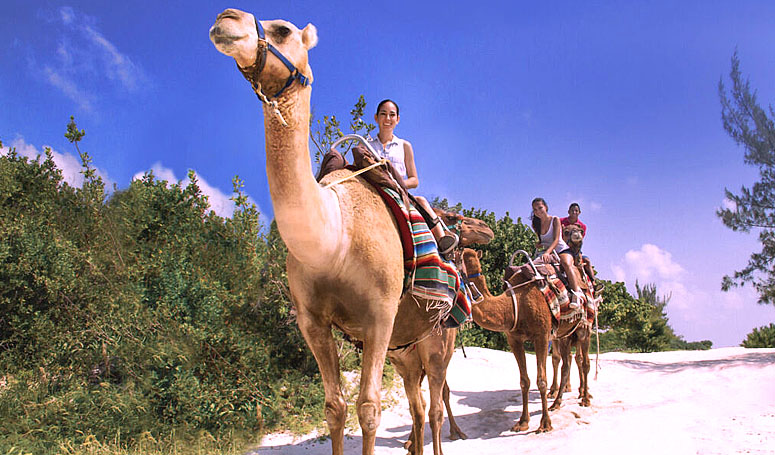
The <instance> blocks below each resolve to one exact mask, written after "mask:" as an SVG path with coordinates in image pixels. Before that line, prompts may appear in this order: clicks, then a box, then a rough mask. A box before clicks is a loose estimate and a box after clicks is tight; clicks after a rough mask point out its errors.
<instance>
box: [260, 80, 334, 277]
mask: <svg viewBox="0 0 775 455" xmlns="http://www.w3.org/2000/svg"><path fill="white" fill-rule="evenodd" d="M310 93H311V89H310V88H309V87H299V86H298V85H294V86H293V87H292V88H290V89H288V90H286V92H284V93H283V95H282V96H281V97H279V98H278V99H277V101H278V108H279V110H280V112H281V113H282V116H283V118H284V119H285V121H286V122H287V124H288V126H283V125H282V123H281V121H280V119H279V117H278V116H276V115H275V114H274V112H273V109H272V108H271V107H268V106H266V105H264V131H265V135H266V173H267V180H268V182H269V193H270V195H271V197H272V205H273V207H274V215H275V220H276V221H277V228H278V230H279V231H280V235H281V237H282V238H283V241H285V244H286V245H287V247H288V251H289V252H290V253H291V254H292V255H294V256H295V257H296V258H297V259H299V260H300V261H301V262H303V263H304V264H306V265H308V266H310V267H312V268H318V267H319V268H325V267H326V265H327V264H328V265H330V263H331V260H332V255H333V254H334V252H335V251H336V249H337V248H338V234H339V233H340V231H341V225H340V224H341V222H340V221H341V220H339V219H338V218H336V217H334V216H331V213H332V210H333V207H332V204H333V203H335V202H336V196H335V195H334V194H333V192H332V191H330V190H323V189H321V187H320V186H319V185H318V183H317V182H316V181H315V178H314V177H313V175H312V162H311V160H310V156H309V113H310ZM337 210H338V205H337V207H336V210H333V211H336V213H338V211H337Z"/></svg>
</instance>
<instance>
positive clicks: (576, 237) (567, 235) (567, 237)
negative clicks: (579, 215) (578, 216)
mask: <svg viewBox="0 0 775 455" xmlns="http://www.w3.org/2000/svg"><path fill="white" fill-rule="evenodd" d="M562 239H563V240H564V241H565V243H567V244H568V246H569V247H571V249H574V250H576V249H578V250H581V245H582V243H583V242H584V231H583V230H581V226H579V225H578V224H569V225H568V226H565V227H564V228H562Z"/></svg>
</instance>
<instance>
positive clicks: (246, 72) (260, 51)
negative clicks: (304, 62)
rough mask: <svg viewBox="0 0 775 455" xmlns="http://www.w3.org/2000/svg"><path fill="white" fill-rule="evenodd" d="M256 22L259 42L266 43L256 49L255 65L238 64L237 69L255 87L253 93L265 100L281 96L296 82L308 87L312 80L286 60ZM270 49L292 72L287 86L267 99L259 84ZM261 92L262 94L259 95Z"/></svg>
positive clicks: (286, 83) (259, 23) (286, 82)
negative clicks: (243, 65) (259, 77)
mask: <svg viewBox="0 0 775 455" xmlns="http://www.w3.org/2000/svg"><path fill="white" fill-rule="evenodd" d="M254 20H255V21H256V32H257V33H258V42H259V43H264V45H263V46H260V45H259V46H258V48H257V49H256V62H255V63H253V64H252V65H251V66H248V67H245V68H242V67H241V66H239V64H237V68H239V70H240V72H241V73H242V75H243V76H245V79H247V80H248V82H250V84H251V85H252V86H253V91H255V92H256V96H258V97H259V99H260V98H261V95H264V98H277V97H278V96H280V95H281V94H282V93H283V92H284V91H285V89H287V88H288V87H290V86H291V84H293V83H294V81H298V82H299V84H301V86H302V87H307V86H308V85H310V84H311V82H310V79H309V78H308V77H307V76H305V75H303V74H301V71H299V69H298V68H296V66H294V65H293V63H291V61H290V60H288V58H286V57H285V56H284V55H283V53H282V52H280V50H279V49H277V48H276V47H274V46H273V45H272V43H270V42H269V41H267V40H266V34H265V33H264V27H263V26H262V25H261V22H259V21H258V19H255V18H254ZM267 49H269V51H271V52H272V54H274V55H275V57H277V58H278V59H280V61H281V62H282V63H283V65H285V67H286V68H288V71H290V73H291V74H290V75H289V76H288V79H287V80H286V81H285V85H284V86H283V87H282V88H281V89H280V90H279V91H278V92H277V93H275V94H274V95H273V96H271V97H267V96H266V94H264V92H263V90H262V89H261V88H259V87H260V86H259V83H258V76H259V75H260V74H261V71H262V70H263V69H264V65H265V64H266V51H267ZM259 92H260V93H261V94H259Z"/></svg>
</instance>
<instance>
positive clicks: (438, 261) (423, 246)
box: [380, 188, 471, 328]
mask: <svg viewBox="0 0 775 455" xmlns="http://www.w3.org/2000/svg"><path fill="white" fill-rule="evenodd" d="M380 190H381V191H382V192H384V193H386V194H387V195H388V196H390V198H391V199H392V200H393V201H394V203H395V204H396V205H397V206H398V207H399V208H400V210H401V212H402V214H403V216H404V220H405V223H407V225H408V227H409V230H410V232H411V237H412V245H413V253H412V254H411V257H410V255H409V254H407V252H405V254H404V276H405V282H406V286H405V288H406V289H407V290H408V292H411V294H412V295H414V296H415V297H417V298H420V299H424V300H425V301H426V302H428V303H427V310H428V311H429V312H430V311H431V310H438V311H437V316H435V317H434V319H436V320H437V321H438V322H439V323H441V324H442V325H443V326H444V327H448V328H452V327H457V326H459V325H461V324H462V323H464V322H465V321H466V320H468V319H470V317H471V305H470V304H469V302H468V299H467V298H466V295H465V292H464V289H463V288H462V286H461V283H462V282H461V279H460V275H459V274H458V271H457V269H456V268H455V266H454V264H452V263H451V262H447V261H444V260H443V259H442V258H441V256H440V255H439V252H438V247H437V246H436V241H435V240H434V238H433V233H431V231H430V229H428V225H427V224H426V223H425V220H424V219H423V217H422V215H420V212H418V211H417V209H415V208H414V207H411V208H410V210H408V211H407V209H406V207H405V205H404V203H403V201H402V200H401V197H400V196H399V195H398V193H396V192H395V191H393V190H391V189H390V188H380ZM388 205H393V204H388ZM399 224H401V221H399ZM401 230H403V229H401Z"/></svg>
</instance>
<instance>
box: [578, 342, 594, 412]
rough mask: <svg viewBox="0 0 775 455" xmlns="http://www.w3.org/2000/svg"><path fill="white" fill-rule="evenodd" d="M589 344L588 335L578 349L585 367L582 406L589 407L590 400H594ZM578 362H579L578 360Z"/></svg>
mask: <svg viewBox="0 0 775 455" xmlns="http://www.w3.org/2000/svg"><path fill="white" fill-rule="evenodd" d="M589 342H590V336H589V335H587V337H586V338H585V339H584V340H582V341H581V343H579V347H578V348H576V349H578V350H580V351H581V352H582V354H581V361H582V364H583V365H584V368H583V370H584V374H583V381H582V384H583V385H582V390H583V393H581V394H580V395H581V405H582V406H589V405H590V404H591V403H590V399H591V398H592V395H590V394H589V369H590V361H589ZM577 361H578V360H577Z"/></svg>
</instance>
